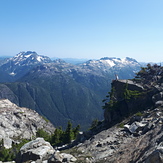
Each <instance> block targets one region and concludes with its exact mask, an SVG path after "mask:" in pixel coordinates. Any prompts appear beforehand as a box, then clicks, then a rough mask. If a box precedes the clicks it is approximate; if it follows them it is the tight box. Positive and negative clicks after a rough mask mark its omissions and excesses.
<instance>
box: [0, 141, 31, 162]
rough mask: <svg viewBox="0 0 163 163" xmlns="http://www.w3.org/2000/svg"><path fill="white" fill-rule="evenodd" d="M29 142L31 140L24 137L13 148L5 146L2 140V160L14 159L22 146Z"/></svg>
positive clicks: (0, 148) (0, 158) (0, 143)
mask: <svg viewBox="0 0 163 163" xmlns="http://www.w3.org/2000/svg"><path fill="white" fill-rule="evenodd" d="M27 142H29V140H26V139H23V140H22V141H21V142H20V143H19V144H14V145H13V146H12V148H10V149H5V148H4V147H3V142H2V141H1V142H0V160H1V161H13V160H15V159H16V155H17V154H18V152H19V150H20V148H21V147H22V146H23V145H24V144H26V143H27Z"/></svg>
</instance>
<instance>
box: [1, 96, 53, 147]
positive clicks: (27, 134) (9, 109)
mask: <svg viewBox="0 0 163 163" xmlns="http://www.w3.org/2000/svg"><path fill="white" fill-rule="evenodd" d="M41 128H43V129H44V130H45V131H47V132H48V133H49V134H52V133H53V132H54V131H55V128H54V126H53V125H52V124H51V123H50V122H47V121H46V120H45V118H43V117H42V116H40V115H39V114H38V113H37V112H36V111H33V110H31V109H28V108H21V107H18V106H17V105H15V104H13V103H12V102H10V101H9V100H7V99H1V100H0V140H2V139H3V143H4V147H5V148H11V147H12V143H13V142H15V143H16V142H17V141H19V140H22V139H28V140H30V139H32V138H33V137H34V136H36V132H37V130H38V129H41Z"/></svg>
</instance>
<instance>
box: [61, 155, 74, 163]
mask: <svg viewBox="0 0 163 163" xmlns="http://www.w3.org/2000/svg"><path fill="white" fill-rule="evenodd" d="M60 155H61V156H62V157H63V160H62V162H66V163H69V162H75V161H77V159H76V158H75V157H74V156H72V155H71V154H67V153H61V154H60Z"/></svg>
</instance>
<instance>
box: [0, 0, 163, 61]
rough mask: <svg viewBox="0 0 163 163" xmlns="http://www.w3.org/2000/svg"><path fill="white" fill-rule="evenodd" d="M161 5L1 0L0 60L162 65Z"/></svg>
mask: <svg viewBox="0 0 163 163" xmlns="http://www.w3.org/2000/svg"><path fill="white" fill-rule="evenodd" d="M162 8H163V1H162V0H155V1H154V0H0V56H2V55H3V56H4V55H9V56H13V55H16V54H17V53H19V52H20V51H28V50H31V51H36V52H37V53H38V54H40V55H47V56H49V57H60V58H94V59H98V58H102V57H119V58H124V57H131V58H134V59H136V60H138V61H146V62H162V61H163V9H162Z"/></svg>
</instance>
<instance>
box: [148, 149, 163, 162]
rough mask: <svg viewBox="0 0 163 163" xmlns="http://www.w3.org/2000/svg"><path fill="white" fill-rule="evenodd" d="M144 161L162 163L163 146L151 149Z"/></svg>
mask: <svg viewBox="0 0 163 163" xmlns="http://www.w3.org/2000/svg"><path fill="white" fill-rule="evenodd" d="M145 163H163V147H158V148H157V149H156V150H155V151H153V152H152V153H151V154H150V155H149V156H148V158H147V159H146V160H145Z"/></svg>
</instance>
